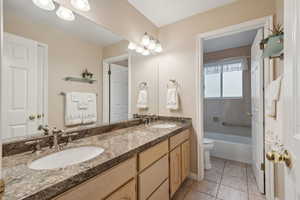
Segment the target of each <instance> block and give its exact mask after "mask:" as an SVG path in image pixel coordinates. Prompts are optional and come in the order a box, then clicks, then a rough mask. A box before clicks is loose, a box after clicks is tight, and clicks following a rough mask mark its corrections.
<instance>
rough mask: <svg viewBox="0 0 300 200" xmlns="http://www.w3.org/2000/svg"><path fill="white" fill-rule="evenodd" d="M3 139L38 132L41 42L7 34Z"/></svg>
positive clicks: (3, 98)
mask: <svg viewBox="0 0 300 200" xmlns="http://www.w3.org/2000/svg"><path fill="white" fill-rule="evenodd" d="M3 41H4V43H3V48H4V51H3V54H4V55H3V68H2V73H3V74H2V78H3V79H2V81H1V84H3V93H2V103H3V104H2V105H3V107H2V108H3V111H2V112H4V116H6V117H4V118H3V126H2V133H3V134H2V138H9V137H17V136H26V135H30V134H33V133H36V132H37V120H36V113H37V43H36V42H34V41H32V40H28V39H25V38H22V37H18V36H15V35H12V34H7V33H5V34H4V38H3Z"/></svg>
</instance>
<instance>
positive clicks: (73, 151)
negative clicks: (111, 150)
mask: <svg viewBox="0 0 300 200" xmlns="http://www.w3.org/2000/svg"><path fill="white" fill-rule="evenodd" d="M103 152H104V149H102V148H100V147H92V146H86V147H77V148H70V149H66V150H63V151H59V152H56V153H53V154H49V155H47V156H45V157H42V158H40V159H37V160H35V161H33V162H31V163H30V164H29V165H28V167H29V168H30V169H36V170H43V169H57V168H63V167H67V166H69V165H74V164H78V163H81V162H84V161H87V160H90V159H92V158H95V157H96V156H98V155H100V154H101V153H103Z"/></svg>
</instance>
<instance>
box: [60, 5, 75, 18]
mask: <svg viewBox="0 0 300 200" xmlns="http://www.w3.org/2000/svg"><path fill="white" fill-rule="evenodd" d="M56 15H57V16H58V17H59V18H61V19H63V20H66V21H73V20H74V19H75V15H74V13H73V12H72V10H70V9H68V8H65V7H63V6H59V8H58V9H57V11H56Z"/></svg>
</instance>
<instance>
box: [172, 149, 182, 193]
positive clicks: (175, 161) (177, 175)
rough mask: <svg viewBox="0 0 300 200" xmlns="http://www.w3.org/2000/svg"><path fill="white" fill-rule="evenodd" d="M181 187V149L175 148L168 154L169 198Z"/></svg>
mask: <svg viewBox="0 0 300 200" xmlns="http://www.w3.org/2000/svg"><path fill="white" fill-rule="evenodd" d="M180 185H181V148H180V146H178V147H176V148H175V149H174V150H173V151H171V153H170V189H171V197H172V196H173V195H174V194H175V192H176V191H177V189H178V188H179V187H180Z"/></svg>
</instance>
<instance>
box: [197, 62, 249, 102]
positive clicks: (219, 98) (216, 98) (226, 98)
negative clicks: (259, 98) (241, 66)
mask: <svg viewBox="0 0 300 200" xmlns="http://www.w3.org/2000/svg"><path fill="white" fill-rule="evenodd" d="M204 65H205V64H204ZM203 76H204V99H207V100H221V99H224V100H240V99H244V98H245V94H244V70H242V96H241V97H224V96H223V67H222V68H221V72H220V87H221V88H220V97H206V96H205V88H206V85H205V72H204V73H203Z"/></svg>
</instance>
